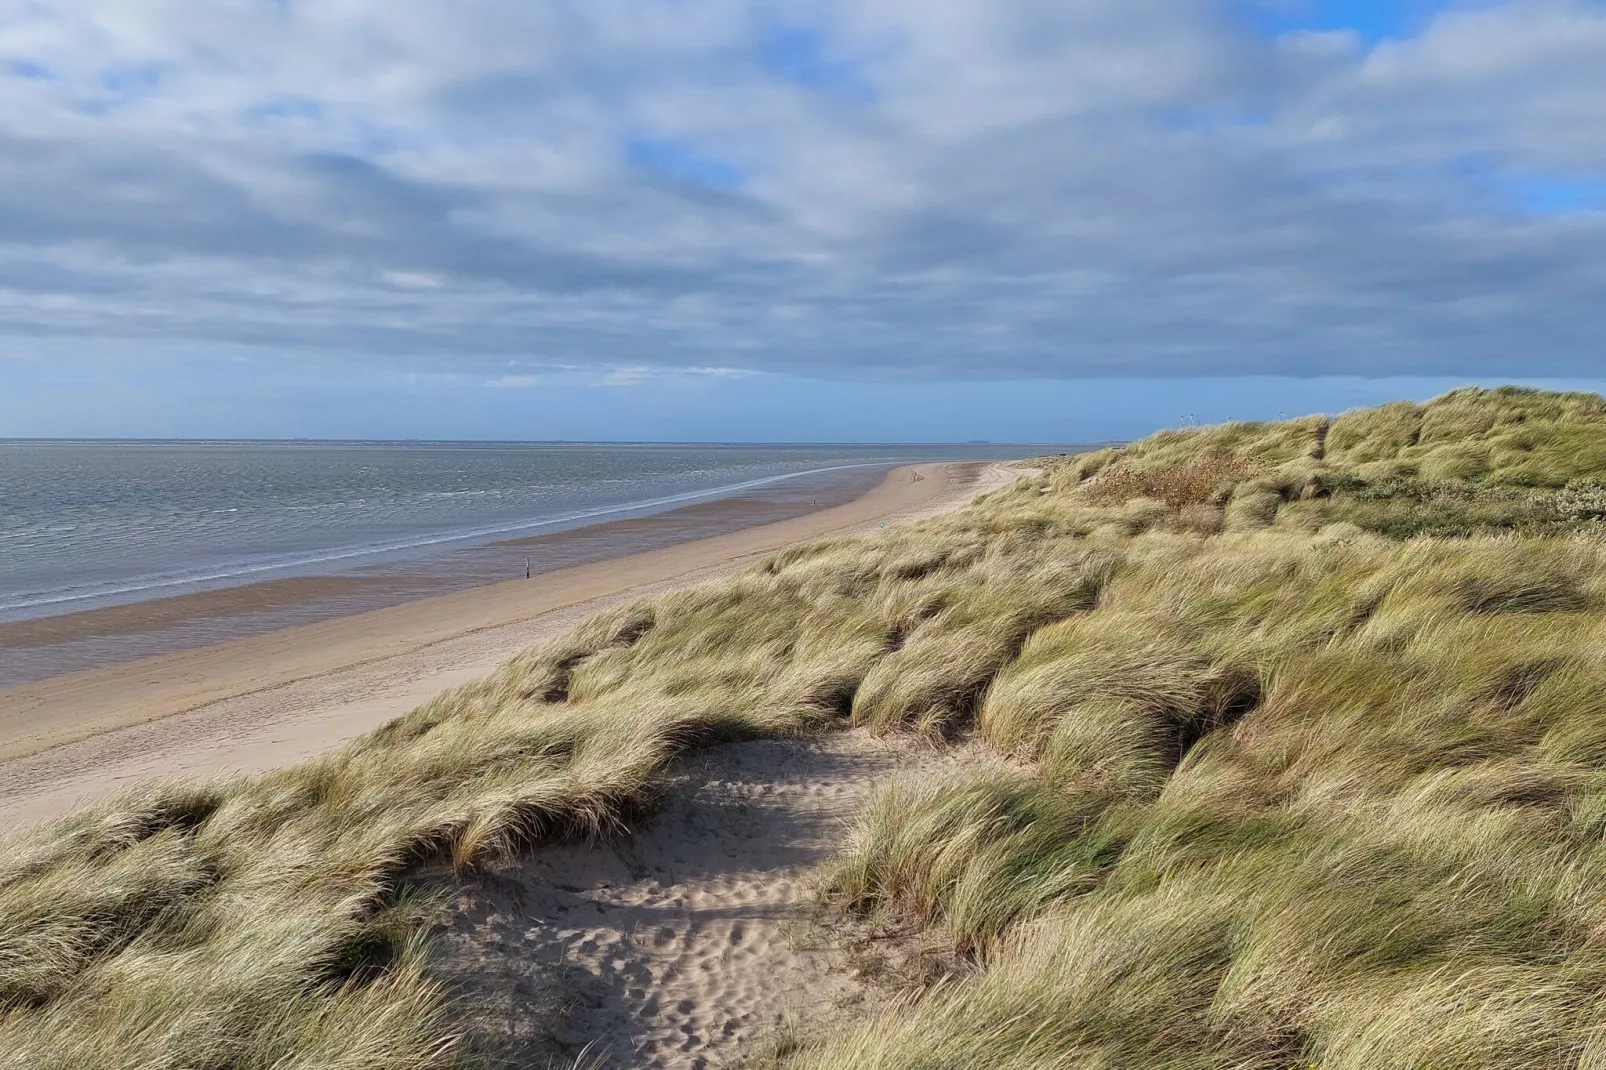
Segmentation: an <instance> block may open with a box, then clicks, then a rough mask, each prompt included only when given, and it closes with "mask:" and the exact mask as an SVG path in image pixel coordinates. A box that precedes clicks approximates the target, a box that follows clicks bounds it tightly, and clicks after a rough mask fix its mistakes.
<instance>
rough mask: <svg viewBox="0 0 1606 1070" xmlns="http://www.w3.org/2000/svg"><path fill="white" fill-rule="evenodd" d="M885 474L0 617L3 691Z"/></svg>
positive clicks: (629, 548) (804, 506) (651, 546)
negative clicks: (312, 570)
mask: <svg viewBox="0 0 1606 1070" xmlns="http://www.w3.org/2000/svg"><path fill="white" fill-rule="evenodd" d="M885 474H886V473H885V471H876V470H874V469H871V470H869V471H851V472H836V473H829V474H825V475H820V476H814V477H810V478H805V479H799V480H794V481H787V482H783V483H777V484H774V485H772V486H768V487H764V488H757V489H754V490H751V491H748V492H746V493H743V494H738V495H733V496H731V497H727V498H720V499H716V500H713V501H707V502H700V503H698V504H695V505H687V506H682V507H680V508H678V509H673V510H670V511H667V512H663V513H658V514H654V515H649V516H641V517H633V518H630V519H623V520H614V521H609V522H606V523H600V524H591V525H586V526H581V527H577V528H571V529H568V530H562V531H556V532H549V533H545V534H541V535H535V536H525V537H521V538H513V539H502V540H498V541H495V542H491V543H486V544H481V545H466V546H461V547H458V548H455V549H449V550H445V551H438V552H435V553H432V554H427V555H424V556H421V557H417V558H412V559H396V560H390V561H385V562H380V563H377V564H371V565H366V566H361V567H357V568H354V569H350V570H343V571H341V572H338V573H336V574H332V575H294V576H286V577H282V578H278V579H272V580H263V581H258V582H255V583H249V584H239V585H235V586H230V587H221V588H215V589H211V590H202V591H195V592H191V593H187V594H180V595H170V596H166V597H160V598H149V599H144V600H141V601H138V602H133V603H130V604H126V605H114V606H108V607H103V608H95V609H88V610H81V611H77V612H70V613H59V614H55V615H51V616H45V617H40V618H36V619H28V620H20V621H0V688H8V687H15V686H17V685H19V684H26V683H32V682H35V681H39V680H46V679H49V678H51V677H55V676H62V675H65V674H67V673H73V672H78V671H82V670H86V669H97V668H104V667H106V666H110V665H115V664H119V663H122V662H127V661H133V660H135V659H138V658H143V657H150V656H153V655H157V654H169V653H174V652H176V651H181V650H191V649H195V648H197V647H204V646H212V645H215V644H217V643H222V642H227V641H229V640H233V639H243V638H246V637H248V636H253V635H262V634H265V633H267V632H274V631H279V630H282V629H285V628H292V627H296V626H298V625H303V624H313V623H316V622H318V621H322V620H331V619H334V618H337V617H348V616H352V615H354V614H358V613H363V612H366V611H368V610H372V609H383V608H385V607H387V606H395V605H401V604H403V603H406V602H412V601H417V600H418V599H421V598H427V597H430V596H432V595H441V594H448V593H451V592H453V591H464V590H469V589H471V588H475V587H483V586H487V585H490V584H494V583H497V582H500V581H504V580H509V579H513V578H523V576H524V574H525V569H526V567H527V566H528V567H529V569H530V570H531V572H532V573H535V574H544V573H548V572H553V571H557V570H559V569H564V568H570V567H574V566H576V565H583V564H588V563H591V562H594V561H603V560H607V559H610V558H619V557H627V556H630V555H632V554H637V553H644V552H646V551H649V550H657V549H661V548H663V547H667V546H673V545H675V544H677V543H683V542H690V541H693V540H696V539H704V538H709V537H712V536H715V535H723V534H726V533H728V532H733V531H740V530H742V529H744V528H750V527H756V526H759V525H762V524H771V523H778V522H780V521H783V520H789V519H792V518H794V517H798V516H804V515H806V514H808V513H811V512H815V511H817V510H818V509H820V508H822V507H830V506H836V505H842V504H844V503H846V502H850V501H852V500H854V499H855V498H858V497H860V496H861V495H863V494H865V493H867V492H869V491H870V490H871V489H872V488H873V487H875V486H876V485H877V484H878V483H880V482H881V480H882V479H883V478H884V477H885Z"/></svg>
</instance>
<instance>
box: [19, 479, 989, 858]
mask: <svg viewBox="0 0 1606 1070" xmlns="http://www.w3.org/2000/svg"><path fill="white" fill-rule="evenodd" d="M1016 474H1017V473H1016V472H1015V471H1014V470H1013V469H1010V468H1007V467H1005V466H1003V465H1001V464H997V463H989V462H964V463H927V464H919V465H910V466H904V467H900V468H897V469H894V470H893V471H892V472H890V473H888V474H887V476H886V477H885V478H884V479H883V480H882V481H881V482H880V483H878V484H877V485H875V486H874V487H873V488H872V489H871V490H869V491H868V492H867V493H865V494H863V495H861V496H860V497H858V498H855V499H853V500H851V501H848V502H845V503H842V504H837V505H832V506H830V507H827V508H822V509H818V510H815V511H811V512H807V513H804V514H803V515H796V516H789V517H787V518H786V519H782V520H779V521H776V522H772V523H764V524H758V525H756V526H751V527H745V528H742V529H740V530H736V531H729V532H725V533H723V534H719V535H716V536H713V537H709V538H703V539H697V540H695V541H691V542H684V543H679V544H675V545H668V546H662V547H659V548H657V549H653V550H648V551H645V552H638V553H632V554H628V555H626V556H621V557H615V558H607V559H603V560H593V561H588V562H586V563H584V564H578V565H573V566H571V567H567V568H561V569H557V570H555V571H551V572H546V573H543V574H540V575H537V576H535V577H533V578H532V579H529V580H524V579H522V578H520V579H517V580H511V581H507V582H503V583H498V584H491V585H485V586H480V587H475V588H472V589H469V590H464V591H455V592H453V593H449V594H444V595H438V596H435V597H429V598H420V599H416V600H413V601H409V602H405V603H403V604H400V605H393V606H387V607H385V608H382V609H377V610H370V611H368V612H363V613H358V614H354V615H350V616H344V617H338V618H335V619H330V620H322V621H318V622H316V623H311V624H305V625H300V626H297V627H291V628H284V629H279V630H275V631H272V632H268V633H266V634H261V635H254V636H250V637H247V638H243V639H237V640H232V641H229V642H225V643H218V644H213V645H210V646H205V647H201V648H198V649H191V650H182V651H177V652H174V653H168V654H162V655H159V656H154V657H147V658H141V659H138V660H133V661H128V662H125V663H122V664H118V665H113V666H110V667H107V668H101V669H94V670H89V671H84V672H78V673H72V674H68V675H64V676H58V677H54V678H51V679H48V680H44V681H38V682H34V683H29V684H24V685H21V686H16V687H11V688H8V689H5V690H0V800H3V801H0V821H4V822H5V824H6V825H7V826H10V827H16V826H19V825H25V824H30V823H36V822H39V821H42V820H47V819H49V818H51V817H55V816H58V815H60V814H62V813H65V812H67V811H69V810H71V809H72V808H74V807H77V806H79V805H82V804H84V803H86V802H89V801H91V800H93V799H95V798H97V797H100V796H104V795H106V794H108V793H111V792H115V791H118V790H121V789H125V788H128V787H131V786H134V785H136V784H138V783H141V782H145V781H151V780H158V779H162V778H166V777H179V776H182V777H204V776H216V775H228V774H244V773H251V772H258V771H262V770H266V769H272V768H278V767H282V766H284V765H288V764H292V763H294V762H296V761H299V760H301V759H304V758H307V757H309V756H312V755H315V754H318V753H321V752H323V751H326V750H328V749H330V748H332V747H334V746H336V745H338V744H339V743H341V742H342V741H344V740H347V739H350V738H352V737H354V736H356V735H359V734H361V733H363V732H365V731H368V730H370V729H372V728H374V727H376V726H378V725H380V724H383V723H384V722H386V721H388V720H390V719H392V718H394V717H396V716H399V715H400V714H402V713H405V712H406V711H407V710H409V709H412V708H413V707H415V706H417V705H418V704H420V703H421V702H423V701H425V700H426V699H428V698H429V697H431V696H432V695H434V694H436V693H438V692H440V691H442V690H445V689H446V688H449V687H451V686H454V685H456V684H459V683H463V682H466V681H468V680H471V679H474V678H476V677H478V676H481V675H483V674H484V673H486V672H487V671H489V670H490V669H492V668H494V667H495V666H496V665H498V664H500V663H501V662H502V661H504V660H506V659H507V658H508V657H510V656H512V655H513V654H514V653H516V652H518V651H519V650H522V649H525V648H527V647H529V646H531V645H534V644H537V643H540V642H542V641H544V640H546V639H548V638H551V637H552V636H554V635H556V634H559V633H561V632H562V631H563V630H564V629H566V628H568V627H571V626H572V625H574V624H576V623H578V622H579V621H581V620H583V619H585V618H586V617H587V616H589V615H591V614H592V613H594V612H596V611H598V610H600V609H603V608H605V607H607V606H609V605H612V604H614V603H616V602H619V601H624V600H629V599H633V598H638V597H645V596H647V595H650V594H654V593H658V592H661V591H663V590H666V589H669V588H672V587H675V586H679V585H682V584H686V583H692V582H696V581H697V580H699V579H703V578H707V577H711V576H715V575H719V574H722V573H724V572H728V571H731V570H733V569H736V568H739V567H741V566H742V565H744V564H747V563H750V562H751V561H752V560H754V559H755V558H757V557H758V556H760V555H762V554H765V553H768V552H771V551H773V550H776V549H779V548H782V547H785V546H788V545H791V544H794V543H798V542H804V541H808V540H813V539H818V538H824V537H830V536H835V535H847V534H854V533H859V532H865V531H871V532H873V531H875V530H878V528H879V526H880V525H882V524H891V523H897V522H905V521H909V520H913V519H918V518H919V517H922V516H927V515H932V514H935V513H938V512H942V511H946V510H948V509H951V508H954V507H956V506H958V505H960V504H963V503H964V502H966V501H969V500H970V499H971V498H973V497H974V496H976V495H977V494H980V493H983V492H985V491H986V490H989V489H992V488H994V487H996V486H999V485H1002V484H1003V483H1006V482H1008V481H1009V480H1011V479H1013V478H1014V476H1015V475H1016ZM625 523H629V522H625ZM305 582H309V583H317V582H329V583H341V582H349V581H346V580H340V579H332V580H328V581H317V580H309V581H305ZM262 586H265V585H259V586H258V587H256V588H252V587H245V588H237V589H233V590H222V591H214V592H207V594H206V595H205V596H204V597H206V598H208V599H212V600H214V601H215V602H220V603H226V602H227V600H229V599H236V600H240V601H244V602H250V601H251V600H261V599H263V598H265V597H270V598H271V597H280V596H281V595H282V592H279V593H271V594H268V595H265V594H264V592H263V590H262ZM211 608H212V610H213V611H214V612H226V611H227V610H228V608H229V607H228V605H226V604H219V605H215V606H213V607H211ZM157 611H158V612H160V611H161V610H157ZM119 612H123V613H125V614H128V615H129V616H130V617H131V618H137V616H138V614H139V613H141V612H151V610H148V609H147V610H141V608H140V607H138V606H133V607H124V608H123V609H121V610H120V611H119ZM34 626H35V627H55V628H60V627H62V626H63V625H62V623H61V622H60V621H59V620H58V621H57V622H56V623H54V624H50V623H48V621H47V622H40V623H38V624H36V625H34Z"/></svg>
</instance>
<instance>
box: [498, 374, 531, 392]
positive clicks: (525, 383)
mask: <svg viewBox="0 0 1606 1070" xmlns="http://www.w3.org/2000/svg"><path fill="white" fill-rule="evenodd" d="M543 382H545V380H544V379H542V378H541V377H540V376H539V375H502V376H498V377H497V378H495V379H492V380H491V381H490V382H489V383H487V384H486V385H487V386H490V387H492V388H494V389H497V390H530V389H532V388H534V387H538V386H540V385H541V384H542V383H543Z"/></svg>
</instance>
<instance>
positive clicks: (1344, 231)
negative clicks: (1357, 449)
mask: <svg viewBox="0 0 1606 1070" xmlns="http://www.w3.org/2000/svg"><path fill="white" fill-rule="evenodd" d="M1602 101H1606V0H1466V2H1448V0H1394V2H1384V0H854V2H851V3H850V2H847V0H811V2H808V3H803V2H800V0H799V2H792V0H774V2H770V0H747V2H737V0H454V2H452V3H449V4H448V3H444V2H430V3H425V2H417V0H389V2H386V3H381V2H379V0H320V2H317V3H313V2H310V0H210V2H208V3H204V4H195V3H185V2H180V0H73V2H71V3H65V4H60V3H57V4H46V3H41V2H37V0H17V2H16V3H13V4H9V5H6V6H5V9H4V10H3V11H0V437H7V436H10V437H46V436H97V437H99V436H134V437H158V436H161V437H165V436H173V437H185V436H193V437H319V438H323V437H361V438H370V437H399V438H504V439H505V438H535V439H547V438H590V439H682V440H684V439H691V440H704V441H706V440H788V441H799V440H806V441H822V440H831V441H843V440H873V441H889V440H920V441H937V440H965V439H972V438H989V439H993V440H998V441H1004V440H1019V441H1061V442H1064V441H1090V440H1097V439H1106V438H1124V437H1133V436H1136V435H1140V434H1142V433H1144V432H1146V431H1148V430H1150V429H1152V428H1154V427H1159V426H1174V425H1176V424H1177V423H1179V422H1188V421H1199V422H1208V421H1213V420H1218V419H1225V418H1229V417H1233V418H1275V417H1276V416H1277V414H1278V413H1283V414H1285V415H1294V414H1296V413H1300V412H1310V411H1328V412H1335V411H1341V410H1342V409H1344V408H1347V407H1351V406H1355V405H1364V404H1372V403H1376V402H1379V401H1383V400H1387V399H1389V398H1392V397H1401V396H1409V397H1428V396H1431V395H1432V394H1435V393H1438V392H1441V391H1442V390H1444V389H1448V388H1450V387H1453V386H1456V385H1460V384H1463V383H1483V384H1495V383H1500V382H1523V383H1534V384H1537V385H1563V386H1569V387H1577V388H1582V389H1593V390H1599V389H1602V387H1603V386H1606V362H1603V360H1602V346H1601V339H1602V337H1603V334H1606V332H1603V327H1606V311H1603V310H1606V255H1603V254H1606V121H1603V119H1602V115H1603V112H1602V103H1601V102H1602Z"/></svg>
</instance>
